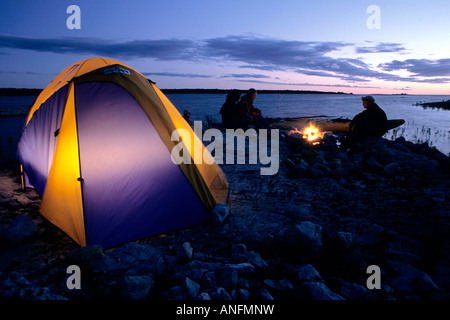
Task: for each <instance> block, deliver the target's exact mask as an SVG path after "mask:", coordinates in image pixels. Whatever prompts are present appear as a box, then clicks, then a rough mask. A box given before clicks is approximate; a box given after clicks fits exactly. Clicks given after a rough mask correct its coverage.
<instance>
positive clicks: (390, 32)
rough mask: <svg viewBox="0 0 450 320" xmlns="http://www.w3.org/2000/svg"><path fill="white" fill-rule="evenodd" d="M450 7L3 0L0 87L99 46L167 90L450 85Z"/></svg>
mask: <svg viewBox="0 0 450 320" xmlns="http://www.w3.org/2000/svg"><path fill="white" fill-rule="evenodd" d="M70 5H77V6H78V7H79V8H80V15H79V17H80V19H79V20H73V19H72V18H76V16H75V13H74V12H73V11H70V12H69V13H67V9H68V7H69V6H70ZM375 9H376V10H375ZM378 9H379V10H378ZM377 10H378V11H377ZM449 12H450V1H448V0H428V1H425V0H410V1H403V0H371V1H366V0H339V1H336V0H317V1H301V0H279V1H258V0H237V1H235V0H226V1H225V0H146V1H143V0H142V1H141V0H133V1H125V0H96V1H92V0H89V1H79V0H71V1H63V0H60V1H47V0H39V1H36V0H2V4H1V10H0V87H2V88H9V87H18V88H44V87H45V86H46V85H47V84H48V83H49V82H50V81H51V80H52V79H53V78H54V77H55V76H56V75H57V74H58V73H59V72H61V71H62V70H63V69H64V68H65V67H67V66H69V65H70V64H72V63H74V62H76V61H79V60H82V59H86V58H89V57H95V56H99V57H106V58H111V59H116V60H119V61H121V62H123V63H125V64H127V65H129V66H131V67H133V68H135V69H136V70H138V71H140V72H141V73H143V74H145V75H146V76H147V77H148V78H149V79H151V80H153V81H155V82H156V85H157V86H158V87H159V88H161V89H166V88H220V89H231V88H239V89H248V88H249V87H254V88H257V89H277V90H278V89H292V90H319V91H343V92H348V93H350V92H352V93H362V94H365V93H368V94H369V93H371V94H376V93H387V94H389V93H394V94H398V93H408V94H441V95H447V94H450V41H449V34H450V19H449V17H448V14H449ZM68 20H69V22H70V23H72V25H73V24H74V23H75V22H77V21H78V22H79V25H80V27H81V28H80V29H69V28H68V26H67V22H68Z"/></svg>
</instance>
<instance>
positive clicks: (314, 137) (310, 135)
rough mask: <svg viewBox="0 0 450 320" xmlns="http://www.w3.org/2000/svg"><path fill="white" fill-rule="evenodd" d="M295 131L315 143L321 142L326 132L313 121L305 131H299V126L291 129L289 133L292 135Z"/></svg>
mask: <svg viewBox="0 0 450 320" xmlns="http://www.w3.org/2000/svg"><path fill="white" fill-rule="evenodd" d="M293 133H299V134H301V135H302V137H303V139H306V140H308V141H309V142H310V143H312V144H313V145H316V144H319V143H320V141H318V140H320V139H323V136H324V135H325V133H326V132H321V131H320V130H319V128H318V127H316V126H315V125H313V124H312V123H311V124H309V126H307V127H306V128H304V129H303V131H299V130H298V129H297V128H295V130H291V131H290V132H289V133H288V134H289V135H291V134H293Z"/></svg>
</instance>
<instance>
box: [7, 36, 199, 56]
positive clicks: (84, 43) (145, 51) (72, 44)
mask: <svg viewBox="0 0 450 320" xmlns="http://www.w3.org/2000/svg"><path fill="white" fill-rule="evenodd" d="M0 47H2V48H12V49H23V50H32V51H37V52H53V53H71V54H92V55H99V56H114V57H120V58H154V59H157V60H182V59H191V58H192V54H193V49H194V48H195V43H194V42H193V41H190V40H179V39H166V40H134V41H127V42H122V43H111V42H110V41H105V40H99V39H93V38H57V39H42V38H41V39H39V38H25V37H17V36H11V35H0Z"/></svg>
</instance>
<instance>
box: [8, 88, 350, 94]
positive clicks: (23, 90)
mask: <svg viewBox="0 0 450 320" xmlns="http://www.w3.org/2000/svg"><path fill="white" fill-rule="evenodd" d="M42 90H43V89H36V88H35V89H26V88H0V96H38V95H39V94H40V93H41V91H42ZM231 90H232V89H187V88H186V89H161V91H162V92H163V93H164V94H192V93H197V94H199V93H203V94H227V93H228V92H230V91H231ZM240 91H241V92H242V93H245V92H246V91H247V90H240ZM257 91H258V93H261V94H265V93H266V94H267V93H268V94H345V95H347V94H349V95H351V94H353V93H345V92H327V91H310V90H257Z"/></svg>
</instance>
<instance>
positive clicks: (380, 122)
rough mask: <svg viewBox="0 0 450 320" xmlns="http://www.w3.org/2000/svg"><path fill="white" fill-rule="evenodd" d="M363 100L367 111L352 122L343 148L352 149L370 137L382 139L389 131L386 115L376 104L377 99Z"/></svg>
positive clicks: (364, 98) (368, 97) (369, 97)
mask: <svg viewBox="0 0 450 320" xmlns="http://www.w3.org/2000/svg"><path fill="white" fill-rule="evenodd" d="M361 99H362V102H363V106H364V109H365V110H364V111H363V112H361V113H359V114H357V115H356V116H355V117H354V118H353V120H352V121H351V122H350V125H349V133H348V135H347V137H346V139H345V140H344V142H343V143H342V147H343V148H348V147H351V146H352V145H354V144H355V143H358V142H362V141H364V140H365V139H367V138H370V137H382V136H383V135H384V134H385V133H386V131H387V117H386V113H385V112H384V111H383V109H381V108H380V107H379V106H378V105H377V104H376V103H375V99H374V98H373V97H372V96H366V97H362V98H361Z"/></svg>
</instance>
